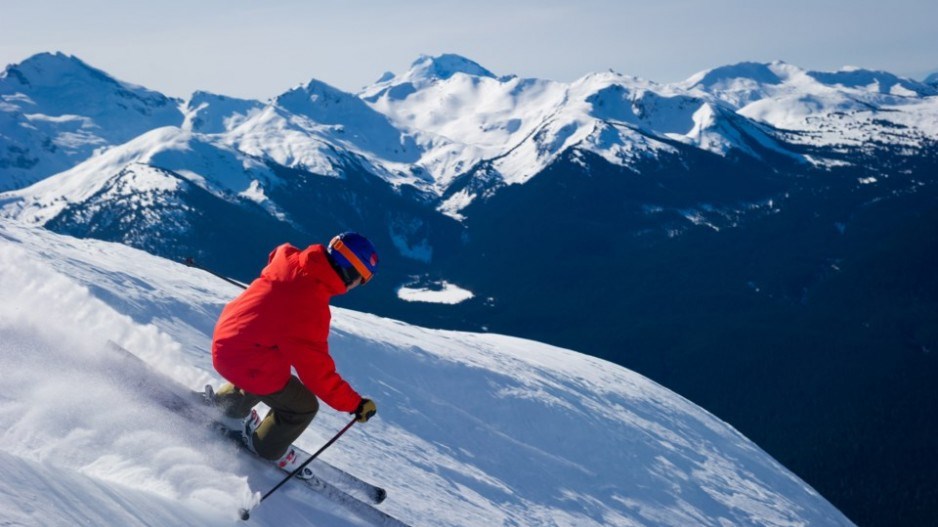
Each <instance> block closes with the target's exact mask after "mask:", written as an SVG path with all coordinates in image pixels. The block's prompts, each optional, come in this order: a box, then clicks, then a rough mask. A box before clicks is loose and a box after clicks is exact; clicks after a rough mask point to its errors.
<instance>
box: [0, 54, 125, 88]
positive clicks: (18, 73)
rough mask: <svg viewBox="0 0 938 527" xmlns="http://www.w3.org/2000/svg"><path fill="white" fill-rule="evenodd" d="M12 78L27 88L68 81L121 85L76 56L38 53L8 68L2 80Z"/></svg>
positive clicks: (1, 75) (1, 76)
mask: <svg viewBox="0 0 938 527" xmlns="http://www.w3.org/2000/svg"><path fill="white" fill-rule="evenodd" d="M9 77H12V78H14V79H16V80H17V81H19V83H20V84H22V85H24V86H27V87H42V86H56V85H59V84H60V83H62V82H66V81H67V79H74V78H79V79H87V80H91V79H94V80H95V81H98V82H104V83H108V84H121V83H120V82H118V81H117V80H116V79H114V78H113V77H111V76H110V75H108V74H107V73H105V72H103V71H101V70H99V69H97V68H94V67H92V66H89V65H88V64H86V63H85V62H84V61H82V60H81V59H79V58H78V57H75V56H74V55H66V54H65V53H61V52H55V53H49V52H43V53H37V54H35V55H33V56H31V57H29V58H28V59H26V60H24V61H23V62H20V63H19V64H11V65H9V66H7V67H6V69H5V70H4V71H3V73H2V74H0V80H3V79H4V78H9Z"/></svg>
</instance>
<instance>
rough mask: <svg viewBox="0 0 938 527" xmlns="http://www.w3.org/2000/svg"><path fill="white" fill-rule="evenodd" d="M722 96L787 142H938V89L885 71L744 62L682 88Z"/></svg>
mask: <svg viewBox="0 0 938 527" xmlns="http://www.w3.org/2000/svg"><path fill="white" fill-rule="evenodd" d="M680 86H681V87H683V88H685V89H687V90H700V91H702V92H705V93H708V94H712V95H715V96H716V97H718V98H719V99H720V100H722V101H724V102H726V103H727V104H729V105H730V106H732V107H733V108H734V109H735V110H736V111H737V112H738V113H739V115H742V116H745V117H747V118H749V119H752V120H755V121H758V122H762V123H766V124H769V125H771V126H773V127H775V128H777V129H779V130H781V131H784V132H795V133H788V134H785V136H784V137H785V139H786V140H787V141H790V142H793V143H795V144H804V145H811V146H829V147H830V146H832V147H836V148H837V150H839V151H844V148H845V147H848V148H862V147H864V144H865V143H868V142H880V141H881V142H884V143H887V144H893V145H895V144H898V145H905V146H911V147H919V148H921V147H922V146H924V145H923V139H927V140H931V141H934V140H935V139H936V138H938V125H936V124H935V123H938V102H936V100H938V99H936V98H935V96H936V95H938V89H936V88H935V87H934V86H930V85H928V84H927V83H921V82H917V81H914V80H911V79H906V78H901V77H898V76H896V75H893V74H891V73H888V72H884V71H870V70H865V69H860V68H853V67H847V68H843V69H841V70H839V71H834V72H819V71H808V70H804V69H801V68H798V67H796V66H793V65H791V64H787V63H785V62H780V61H776V62H772V63H768V64H763V63H753V62H744V63H740V64H735V65H732V66H724V67H720V68H715V69H711V70H707V71H703V72H700V73H698V74H696V75H693V76H692V77H690V78H689V79H687V80H686V81H684V82H683V83H681V84H680Z"/></svg>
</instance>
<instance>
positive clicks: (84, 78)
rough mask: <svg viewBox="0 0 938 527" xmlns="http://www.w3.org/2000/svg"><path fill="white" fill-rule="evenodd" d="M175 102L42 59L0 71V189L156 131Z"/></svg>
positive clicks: (50, 57)
mask: <svg viewBox="0 0 938 527" xmlns="http://www.w3.org/2000/svg"><path fill="white" fill-rule="evenodd" d="M182 120H183V115H182V112H181V111H180V109H179V101H176V100H173V99H170V98H168V97H166V96H164V95H162V94H160V93H157V92H154V91H152V90H148V89H146V88H142V87H139V86H134V85H131V84H128V83H126V82H121V81H118V80H116V79H114V78H113V77H111V76H109V75H108V74H106V73H105V72H103V71H101V70H98V69H95V68H93V67H91V66H89V65H87V64H85V63H84V62H82V61H81V60H79V59H77V58H75V57H71V56H67V55H63V54H61V53H56V54H49V53H42V54H39V55H36V56H33V57H31V58H29V59H27V60H25V61H23V62H22V63H20V64H16V65H10V66H7V67H6V69H5V70H4V71H3V72H2V73H0V140H2V142H0V189H3V190H7V189H11V188H20V187H23V186H26V185H28V184H31V183H34V182H36V181H39V180H41V179H43V178H45V177H47V176H50V175H52V174H55V173H57V172H61V171H62V170H66V169H68V168H70V167H72V166H73V165H75V164H77V163H79V162H81V161H84V160H85V159H88V158H89V157H91V156H92V155H93V154H94V153H95V152H98V151H101V150H105V149H106V148H107V147H110V146H113V145H117V144H121V143H124V142H126V141H129V140H131V139H134V138H135V137H137V136H138V135H140V134H142V133H145V132H147V131H149V130H152V129H154V128H157V127H161V126H168V125H176V126H178V125H180V124H181V123H182Z"/></svg>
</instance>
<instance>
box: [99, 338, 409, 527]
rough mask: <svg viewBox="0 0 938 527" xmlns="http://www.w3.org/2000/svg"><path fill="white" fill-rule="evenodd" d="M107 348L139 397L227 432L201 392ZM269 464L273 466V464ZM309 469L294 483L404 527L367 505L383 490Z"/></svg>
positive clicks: (323, 468) (325, 467)
mask: <svg viewBox="0 0 938 527" xmlns="http://www.w3.org/2000/svg"><path fill="white" fill-rule="evenodd" d="M108 347H109V349H110V350H111V351H114V352H117V354H118V355H119V356H120V357H122V358H124V359H126V363H125V364H123V365H121V371H120V372H115V373H121V374H122V375H124V376H125V377H128V378H133V379H136V380H137V385H136V388H137V390H138V392H139V393H142V394H146V395H147V396H148V397H150V398H152V399H153V400H155V401H156V402H158V403H159V404H160V405H162V406H163V407H164V408H166V409H168V410H170V411H172V412H174V413H176V414H178V415H181V416H183V417H185V418H186V419H189V420H191V421H193V422H195V423H199V424H202V425H204V426H209V427H221V428H223V429H224V430H229V429H228V428H227V427H225V426H224V425H223V424H221V423H220V422H218V419H217V416H215V415H210V414H214V413H215V412H214V411H213V410H214V408H213V407H211V406H209V405H207V404H206V400H205V394H204V392H199V391H193V390H190V389H185V388H182V387H181V386H180V385H179V384H178V383H176V382H175V381H173V380H172V379H169V378H168V377H166V376H164V375H162V374H160V373H158V372H155V371H153V370H152V369H151V368H150V367H149V366H148V365H147V364H146V363H145V362H144V361H143V360H141V359H140V358H139V357H137V356H136V355H134V354H133V353H131V352H130V351H128V350H126V349H125V348H124V347H123V346H120V345H119V344H117V343H115V342H113V341H108ZM128 374H130V375H128ZM181 394H185V395H181ZM294 448H295V449H296V450H297V452H300V453H301V455H303V456H305V458H306V459H308V458H309V455H310V454H309V453H308V452H306V451H305V450H302V449H299V448H296V447H294ZM271 464H272V465H273V463H271ZM274 466H276V465H274ZM310 466H311V467H313V469H314V470H313V474H314V475H316V477H315V479H314V480H313V479H307V480H303V479H297V481H301V482H304V484H306V486H307V487H310V488H311V489H313V490H316V491H318V492H320V493H321V494H323V495H326V496H327V497H330V498H333V499H335V500H336V501H338V502H340V503H342V504H344V505H347V506H348V507H350V508H352V509H354V510H355V511H357V512H359V515H360V516H361V515H364V516H368V517H369V518H370V519H371V520H373V521H376V522H377V523H378V524H379V525H390V526H400V525H404V524H403V523H401V522H400V521H399V520H396V519H394V518H393V517H391V516H388V515H387V514H385V513H383V512H381V511H379V510H377V509H374V507H372V506H371V505H370V504H369V503H366V501H367V502H371V503H373V504H378V503H381V502H382V501H384V500H385V498H387V492H386V491H385V490H384V489H383V488H381V487H378V486H375V485H372V484H370V483H368V482H366V481H363V480H361V479H359V478H357V477H355V476H354V475H352V474H349V473H348V472H345V471H344V470H342V469H340V468H338V467H335V466H333V465H331V464H329V463H327V462H325V461H322V460H320V459H316V460H314V461H313V462H311V463H310ZM277 468H278V469H279V468H280V467H277ZM294 479H296V478H294ZM327 480H330V481H327ZM356 495H358V496H362V499H358V498H356V497H355V496H356ZM363 500H366V501H363ZM365 508H369V509H373V512H362V511H364V510H365ZM379 520H380V521H379Z"/></svg>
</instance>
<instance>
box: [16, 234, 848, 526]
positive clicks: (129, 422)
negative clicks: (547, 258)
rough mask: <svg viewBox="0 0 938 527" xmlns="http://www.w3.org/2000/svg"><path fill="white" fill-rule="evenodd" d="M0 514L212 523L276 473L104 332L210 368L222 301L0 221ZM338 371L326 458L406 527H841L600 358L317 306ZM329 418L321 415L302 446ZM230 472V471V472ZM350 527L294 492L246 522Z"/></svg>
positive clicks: (226, 521) (101, 252) (723, 437)
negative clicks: (137, 378) (202, 420)
mask: <svg viewBox="0 0 938 527" xmlns="http://www.w3.org/2000/svg"><path fill="white" fill-rule="evenodd" d="M0 291H2V298H3V301H2V303H0V362H2V369H3V371H4V375H3V377H2V379H0V415H2V418H3V420H4V422H5V423H6V426H5V427H4V430H3V432H2V434H3V438H2V439H3V440H2V441H0V470H2V472H3V474H4V478H3V481H2V482H0V515H2V516H3V517H4V518H5V519H7V520H10V521H12V524H13V525H20V524H26V525H32V524H42V525H73V524H74V523H80V524H95V525H108V524H109V525H230V524H232V523H234V519H235V516H234V514H235V512H234V511H235V510H236V509H237V507H238V506H240V505H241V504H243V503H244V502H245V501H247V500H248V499H250V493H251V492H252V491H260V490H266V488H267V487H268V486H269V485H270V484H271V482H272V481H273V479H274V478H275V477H276V474H271V473H270V471H267V470H264V468H263V467H262V466H260V465H258V464H256V463H252V462H250V460H247V459H246V458H245V457H244V456H242V455H240V454H238V453H236V452H234V451H233V450H232V449H231V448H228V447H226V446H225V445H224V444H222V443H221V442H219V441H217V440H213V439H212V438H211V437H209V436H207V435H206V434H208V432H203V431H200V430H190V427H188V426H187V425H186V423H185V422H184V421H182V420H180V418H178V417H177V416H174V415H171V414H169V413H168V412H166V411H165V410H163V409H162V408H161V407H158V406H155V405H154V404H153V403H152V402H151V401H148V400H146V399H145V398H142V397H138V396H136V394H135V393H134V389H133V385H134V379H132V378H128V376H127V375H126V372H125V371H124V370H122V369H121V367H120V363H119V362H115V359H114V358H113V356H112V355H109V354H108V353H107V352H105V351H104V350H105V349H106V345H105V343H106V341H107V340H108V339H113V340H114V341H116V342H118V343H120V344H122V345H123V346H125V347H126V348H128V349H130V350H133V351H134V352H135V353H136V354H138V355H139V356H140V357H142V358H143V359H144V360H145V361H146V362H148V363H149V364H151V365H152V366H153V367H154V368H155V369H157V370H159V371H161V372H164V373H166V374H170V375H173V376H174V377H175V378H177V379H179V380H180V381H181V382H183V383H185V384H187V385H190V386H198V385H199V384H200V383H202V382H204V381H216V382H217V380H218V379H217V377H216V376H215V375H214V373H213V372H212V370H211V367H210V359H209V356H208V351H207V350H208V346H209V343H210V342H209V341H210V337H209V335H210V332H211V329H212V326H213V322H214V320H215V318H216V317H217V315H218V313H219V311H220V309H221V307H222V306H223V304H224V303H225V302H226V301H227V300H229V299H230V298H232V297H233V296H234V295H235V294H237V292H238V291H237V290H236V289H235V288H234V287H233V286H230V285H227V284H225V283H224V282H221V281H218V280H217V279H215V278H213V277H211V276H208V275H205V274H202V273H200V272H197V271H194V270H191V269H187V268H185V267H182V266H179V265H177V264H174V263H171V262H169V261H166V260H161V259H158V258H155V257H152V256H149V255H147V254H145V253H142V252H139V251H135V250H132V249H129V248H126V247H124V246H120V245H115V244H107V243H102V242H95V241H90V240H77V239H71V238H67V237H61V236H58V235H53V234H51V233H48V232H46V231H44V230H41V229H37V228H34V227H27V226H25V225H22V224H19V223H16V222H10V221H9V220H3V222H2V223H0ZM332 348H333V352H334V355H335V358H336V361H337V363H338V365H339V369H340V371H341V372H343V373H344V374H345V376H346V377H347V378H348V379H349V381H350V382H351V383H352V384H353V385H354V386H356V387H357V388H358V389H360V390H361V391H362V392H363V393H365V394H368V395H370V396H372V397H374V398H375V399H376V400H377V402H378V406H379V414H378V417H377V418H376V419H375V420H373V421H372V422H370V423H368V424H367V425H364V426H360V427H356V428H354V429H353V430H352V431H351V432H350V433H349V434H348V435H347V436H346V437H345V438H343V439H342V440H341V442H340V443H339V444H337V446H336V447H335V448H333V449H332V450H330V451H328V452H327V454H325V457H326V458H327V460H329V461H330V462H332V463H333V464H336V465H338V466H340V467H343V468H345V469H347V470H349V471H350V472H353V473H355V474H357V475H359V476H360V477H363V478H366V479H369V480H371V481H373V482H375V483H376V484H379V485H381V486H384V487H385V488H387V489H388V491H389V495H390V497H389V498H388V500H387V502H386V503H385V504H383V505H382V506H381V507H382V508H383V509H384V510H386V511H387V512H389V513H390V514H392V515H394V516H396V517H398V518H399V519H401V520H403V521H405V522H407V523H409V524H412V525H479V526H490V525H577V526H588V525H808V524H810V525H850V522H849V521H848V520H847V519H846V518H845V517H843V516H842V515H841V514H840V513H839V512H838V511H837V510H836V509H834V508H833V507H832V506H831V505H830V504H829V503H827V502H826V501H825V500H824V499H823V498H822V497H820V496H819V495H817V494H816V493H815V492H814V491H813V490H812V489H811V488H809V487H808V486H807V485H806V484H804V483H803V482H802V481H800V480H799V479H798V478H797V477H795V476H794V475H793V474H791V473H790V472H788V471H787V470H786V469H784V468H783V467H781V466H780V465H779V464H778V463H776V462H775V461H774V460H772V459H771V458H770V457H769V456H767V455H766V454H765V453H764V452H762V451H761V450H760V449H759V448H758V447H756V446H755V445H753V444H752V443H751V442H749V441H748V440H747V439H746V438H744V437H742V436H741V435H740V434H739V433H738V432H736V431H735V430H733V429H732V428H731V427H729V426H728V425H726V424H725V423H723V422H721V421H719V420H717V419H716V418H714V417H713V416H711V415H710V414H708V413H707V412H705V411H703V410H701V409H700V408H698V407H696V406H695V405H693V404H692V403H690V402H688V401H686V400H685V399H683V398H681V397H679V396H677V395H675V394H674V393H671V392H669V391H668V390H666V389H664V388H662V387H661V386H658V385H656V384H655V383H652V382H650V381H648V380H647V379H645V378H643V377H641V376H639V375H636V374H634V373H632V372H630V371H628V370H625V369H623V368H621V367H618V366H615V365H612V364H610V363H607V362H604V361H601V360H598V359H595V358H591V357H587V356H584V355H579V354H577V353H574V352H571V351H567V350H562V349H558V348H554V347H551V346H547V345H543V344H538V343H535V342H530V341H524V340H519V339H514V338H510V337H504V336H498V335H487V334H470V333H457V332H448V331H435V330H429V329H423V328H418V327H414V326H409V325H406V324H403V323H400V322H396V321H393V320H388V319H382V318H378V317H374V316H371V315H367V314H363V313H357V312H351V311H346V310H341V309H335V310H334V333H333V339H332ZM346 419H347V416H345V415H342V414H337V413H336V412H333V411H331V410H329V409H324V410H323V411H322V413H321V414H320V416H319V417H318V418H317V420H316V422H315V424H314V426H312V427H311V429H310V430H309V431H307V432H306V433H305V434H304V436H303V437H302V438H301V440H300V444H301V445H302V446H305V447H308V448H315V447H317V446H318V445H319V444H321V443H322V442H323V441H324V440H325V439H327V438H328V437H329V436H331V434H332V433H334V431H336V430H337V429H338V428H340V427H341V425H342V423H343V422H344V421H345V420H346ZM245 476H247V479H245ZM285 522H290V524H293V525H343V524H360V522H359V521H358V520H357V519H356V518H355V517H354V516H353V515H352V514H350V513H349V512H348V511H342V510H337V509H336V508H335V507H334V506H331V505H330V504H329V503H326V502H324V501H323V500H322V499H321V498H318V497H308V496H307V494H306V493H305V491H303V490H302V489H301V488H299V487H295V488H288V490H287V492H285V493H284V494H283V495H281V496H278V497H275V498H271V500H270V502H265V504H264V505H263V506H262V507H261V508H260V509H258V510H257V511H255V514H254V515H253V516H252V523H253V524H256V525H282V524H284V523H285Z"/></svg>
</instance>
